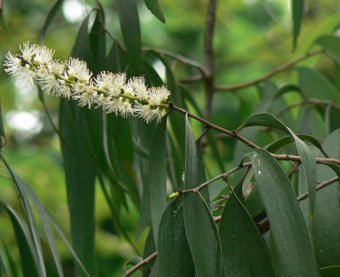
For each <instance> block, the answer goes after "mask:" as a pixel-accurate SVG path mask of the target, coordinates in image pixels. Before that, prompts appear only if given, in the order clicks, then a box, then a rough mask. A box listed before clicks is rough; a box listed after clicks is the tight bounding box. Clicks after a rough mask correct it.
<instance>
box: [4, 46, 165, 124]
mask: <svg viewBox="0 0 340 277" xmlns="http://www.w3.org/2000/svg"><path fill="white" fill-rule="evenodd" d="M20 51H21V53H20V54H18V55H13V54H12V53H10V52H9V53H7V54H6V57H5V62H4V67H5V71H6V72H7V73H8V74H10V75H12V76H14V77H16V78H17V80H18V81H19V82H20V84H21V85H22V86H24V87H32V86H33V84H34V82H36V83H37V84H38V85H39V86H40V88H41V89H42V91H44V92H45V93H47V94H54V95H56V96H59V97H63V98H67V99H73V100H76V101H77V103H78V105H79V106H82V107H83V106H88V107H89V108H91V107H92V106H95V107H96V108H97V107H102V108H103V109H104V111H105V112H107V113H115V114H116V116H118V115H120V116H122V117H127V116H129V115H134V116H138V117H141V118H143V119H144V120H145V121H146V122H150V121H151V120H153V119H154V118H157V119H158V120H160V118H161V117H162V112H163V110H164V109H165V108H168V105H167V104H166V100H167V99H168V97H169V95H170V92H169V91H168V90H167V88H165V87H164V86H162V87H152V88H147V87H146V85H145V81H144V78H143V77H133V78H130V79H129V80H127V77H126V74H125V73H117V74H115V73H112V72H105V71H103V72H100V73H99V74H98V75H97V76H96V78H93V74H92V72H90V70H89V69H88V68H87V64H86V62H84V61H81V60H79V59H76V58H69V59H68V60H67V61H66V62H60V61H58V60H53V54H54V51H53V50H52V49H49V48H47V47H46V46H39V45H36V44H30V43H29V42H25V43H23V44H22V45H21V46H20Z"/></svg>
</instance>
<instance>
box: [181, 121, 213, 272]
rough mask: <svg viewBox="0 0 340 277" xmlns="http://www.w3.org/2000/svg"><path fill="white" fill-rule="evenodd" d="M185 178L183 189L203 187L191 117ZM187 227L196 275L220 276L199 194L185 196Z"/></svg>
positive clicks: (207, 220)
mask: <svg viewBox="0 0 340 277" xmlns="http://www.w3.org/2000/svg"><path fill="white" fill-rule="evenodd" d="M185 126H186V136H185V145H186V147H185V173H184V175H185V179H184V189H192V188H194V187H197V186H199V185H200V183H199V180H198V179H199V177H198V174H199V172H198V168H197V162H196V161H197V151H196V145H195V140H194V137H193V134H192V130H191V126H190V123H189V119H188V116H187V115H186V116H185ZM183 209H184V225H185V231H186V235H187V238H188V242H189V246H190V250H191V254H192V257H193V260H194V264H195V271H196V274H197V276H218V269H217V242H216V238H215V234H214V230H213V228H212V226H211V221H210V218H209V216H210V215H209V214H208V213H207V210H206V207H205V204H204V202H203V199H201V198H200V197H199V196H198V195H197V193H185V194H184V200H183Z"/></svg>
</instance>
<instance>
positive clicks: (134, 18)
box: [115, 0, 142, 75]
mask: <svg viewBox="0 0 340 277" xmlns="http://www.w3.org/2000/svg"><path fill="white" fill-rule="evenodd" d="M115 2H116V5H117V8H118V15H119V21H120V29H121V31H122V35H123V38H124V42H125V46H126V52H127V58H128V62H129V66H130V68H129V72H130V73H131V74H132V75H139V74H140V73H141V65H142V46H141V34H140V24H139V17H138V10H137V5H136V0H116V1H115Z"/></svg>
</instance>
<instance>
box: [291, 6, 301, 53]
mask: <svg viewBox="0 0 340 277" xmlns="http://www.w3.org/2000/svg"><path fill="white" fill-rule="evenodd" d="M290 3H291V8H292V21H293V50H294V49H295V48H296V45H297V39H298V36H299V34H300V29H301V22H302V17H303V8H304V0H291V2H290Z"/></svg>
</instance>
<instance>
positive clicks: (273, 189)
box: [250, 149, 318, 276]
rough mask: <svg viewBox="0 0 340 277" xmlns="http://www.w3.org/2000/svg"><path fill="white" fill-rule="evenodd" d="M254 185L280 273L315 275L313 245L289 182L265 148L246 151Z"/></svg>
mask: <svg viewBox="0 0 340 277" xmlns="http://www.w3.org/2000/svg"><path fill="white" fill-rule="evenodd" d="M250 158H251V161H252V166H253V170H254V174H255V179H256V182H257V186H258V189H259V192H260V195H261V198H262V201H263V204H264V206H265V209H266V212H267V216H268V219H269V223H270V230H271V234H272V236H273V239H274V242H275V246H276V249H277V255H278V259H279V264H280V274H281V275H282V276H318V271H317V264H316V260H315V256H314V252H313V247H312V244H311V241H310V239H309V235H308V232H307V227H306V224H305V221H304V218H303V215H302V213H301V210H300V208H299V206H298V202H297V200H296V196H295V193H294V191H293V188H292V185H291V183H290V181H289V179H288V177H287V175H286V174H285V173H284V171H283V170H282V168H281V167H280V165H279V164H278V162H277V161H276V160H275V159H274V158H273V157H272V156H271V155H270V154H269V153H268V152H267V151H266V150H262V149H256V150H254V151H253V152H252V153H251V154H250Z"/></svg>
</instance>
